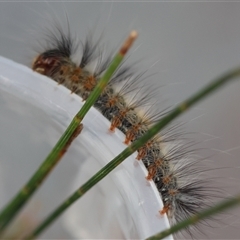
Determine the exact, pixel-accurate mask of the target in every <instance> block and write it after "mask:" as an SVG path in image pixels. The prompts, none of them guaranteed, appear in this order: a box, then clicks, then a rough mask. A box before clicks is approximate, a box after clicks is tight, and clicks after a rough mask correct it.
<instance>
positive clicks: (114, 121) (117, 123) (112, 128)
mask: <svg viewBox="0 0 240 240" xmlns="http://www.w3.org/2000/svg"><path fill="white" fill-rule="evenodd" d="M128 111H129V109H125V110H124V111H123V110H122V111H119V113H118V114H117V115H116V116H114V117H113V119H112V122H111V126H110V128H109V130H110V131H111V132H114V131H115V128H117V127H119V126H120V125H121V123H122V120H123V119H124V117H125V116H126V114H127V112H128Z"/></svg>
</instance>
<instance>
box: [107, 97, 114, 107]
mask: <svg viewBox="0 0 240 240" xmlns="http://www.w3.org/2000/svg"><path fill="white" fill-rule="evenodd" d="M116 102H117V97H116V96H115V97H113V98H109V99H108V101H107V102H106V107H109V108H111V107H113V106H115V104H116Z"/></svg>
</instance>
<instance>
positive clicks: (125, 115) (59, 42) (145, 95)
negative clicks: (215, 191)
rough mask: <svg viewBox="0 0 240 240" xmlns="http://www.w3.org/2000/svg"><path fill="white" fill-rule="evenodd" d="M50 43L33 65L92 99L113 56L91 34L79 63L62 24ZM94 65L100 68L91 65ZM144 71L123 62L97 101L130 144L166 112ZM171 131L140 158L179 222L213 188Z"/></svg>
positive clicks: (172, 217)
mask: <svg viewBox="0 0 240 240" xmlns="http://www.w3.org/2000/svg"><path fill="white" fill-rule="evenodd" d="M52 33H53V32H52ZM49 42H50V43H51V44H50V46H49V48H48V49H46V50H45V51H44V52H43V53H40V54H39V55H38V56H37V57H36V58H35V59H34V61H33V64H32V69H33V70H34V71H36V72H38V73H40V74H43V75H46V76H48V77H50V78H52V79H53V80H55V81H56V82H57V83H58V84H63V85H64V86H65V87H67V88H68V89H69V90H70V91H71V93H76V94H78V95H79V96H80V97H81V98H82V100H83V101H84V100H86V99H87V98H88V96H89V94H90V92H91V91H92V90H93V88H94V87H95V85H96V83H97V82H98V80H99V79H100V77H101V75H102V73H103V72H104V71H105V70H106V68H107V66H108V64H109V62H110V59H111V55H110V56H108V57H106V58H103V53H102V52H101V47H99V45H98V43H95V44H94V43H93V42H92V41H91V40H90V38H87V39H86V41H85V43H84V44H83V45H82V47H83V49H82V53H83V54H82V57H81V60H80V64H76V63H74V62H73V61H72V59H71V55H72V54H73V52H74V50H75V49H76V48H77V46H76V45H75V43H74V39H73V38H72V36H71V34H70V32H69V31H68V33H67V34H65V33H64V31H63V30H62V29H60V28H57V29H56V31H55V32H54V34H53V35H50V36H49ZM93 63H94V64H93ZM90 65H94V67H92V69H91V68H90V67H89V66H90ZM142 76H144V73H141V72H140V73H136V72H135V71H133V69H132V68H131V67H130V66H125V65H123V66H121V67H120V68H119V69H118V71H117V72H116V74H115V75H114V76H113V78H112V79H111V81H110V83H109V84H108V86H107V87H106V89H105V90H104V92H103V93H102V94H101V96H100V97H99V98H98V100H97V102H96V103H95V104H94V106H95V108H97V109H98V110H99V111H100V112H101V113H102V114H103V115H104V116H105V117H106V118H107V119H108V120H109V121H110V126H109V131H110V132H112V133H113V132H114V130H115V129H116V128H118V129H119V130H121V131H122V132H123V133H124V134H125V141H124V142H125V143H126V144H129V143H130V142H133V141H135V140H136V139H138V138H139V137H141V136H142V135H143V134H144V133H145V132H146V131H147V130H148V129H149V127H150V126H151V125H152V124H153V123H154V122H155V121H157V120H159V119H160V118H161V116H162V115H164V112H162V111H159V112H157V113H156V112H155V111H154V108H153V107H156V106H157V104H156V106H154V105H153V104H151V100H152V96H154V91H152V90H151V88H149V86H144V85H140V84H139V83H138V81H139V80H140V79H141V77H142ZM140 83H141V81H140ZM166 111H167V110H166ZM173 128H174V127H173ZM169 130H173V129H168V131H169ZM168 131H165V132H162V133H160V134H159V135H157V136H156V137H155V138H153V139H152V140H150V141H149V142H148V143H147V144H145V145H144V146H143V147H141V148H140V149H139V150H138V154H137V157H136V159H137V160H142V161H143V163H144V165H145V167H146V169H147V170H148V175H147V176H146V180H147V181H154V183H155V185H156V188H157V189H158V191H159V193H160V195H161V196H162V200H163V203H164V207H163V209H160V211H159V212H160V214H167V215H168V218H169V221H170V222H171V223H175V222H180V221H181V220H183V219H185V218H186V217H188V216H190V215H191V214H194V213H196V212H198V211H200V210H201V209H203V208H205V207H206V206H207V205H208V204H209V200H210V199H209V198H211V193H210V189H209V188H208V187H207V181H205V180H201V179H199V175H200V174H201V172H202V171H203V170H201V169H199V166H198V161H199V159H194V158H193V157H192V154H191V151H190V150H189V146H188V145H187V144H186V143H182V142H181V141H180V140H178V138H177V135H174V134H172V133H171V131H170V132H168ZM173 132H174V131H173ZM188 231H189V233H190V234H191V232H190V230H188Z"/></svg>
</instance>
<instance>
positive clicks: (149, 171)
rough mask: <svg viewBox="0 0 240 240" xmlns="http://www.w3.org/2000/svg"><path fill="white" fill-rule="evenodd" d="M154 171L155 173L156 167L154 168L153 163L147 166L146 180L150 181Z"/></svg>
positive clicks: (154, 173)
mask: <svg viewBox="0 0 240 240" xmlns="http://www.w3.org/2000/svg"><path fill="white" fill-rule="evenodd" d="M156 173H157V168H156V166H155V164H151V165H150V166H149V167H148V175H147V176H146V179H147V180H148V181H151V180H152V178H153V177H154V176H155V175H156Z"/></svg>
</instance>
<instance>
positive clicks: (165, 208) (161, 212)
mask: <svg viewBox="0 0 240 240" xmlns="http://www.w3.org/2000/svg"><path fill="white" fill-rule="evenodd" d="M169 209H170V205H169V204H167V205H166V206H164V207H163V209H162V210H161V211H159V213H160V214H161V215H164V214H165V213H168V211H169Z"/></svg>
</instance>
